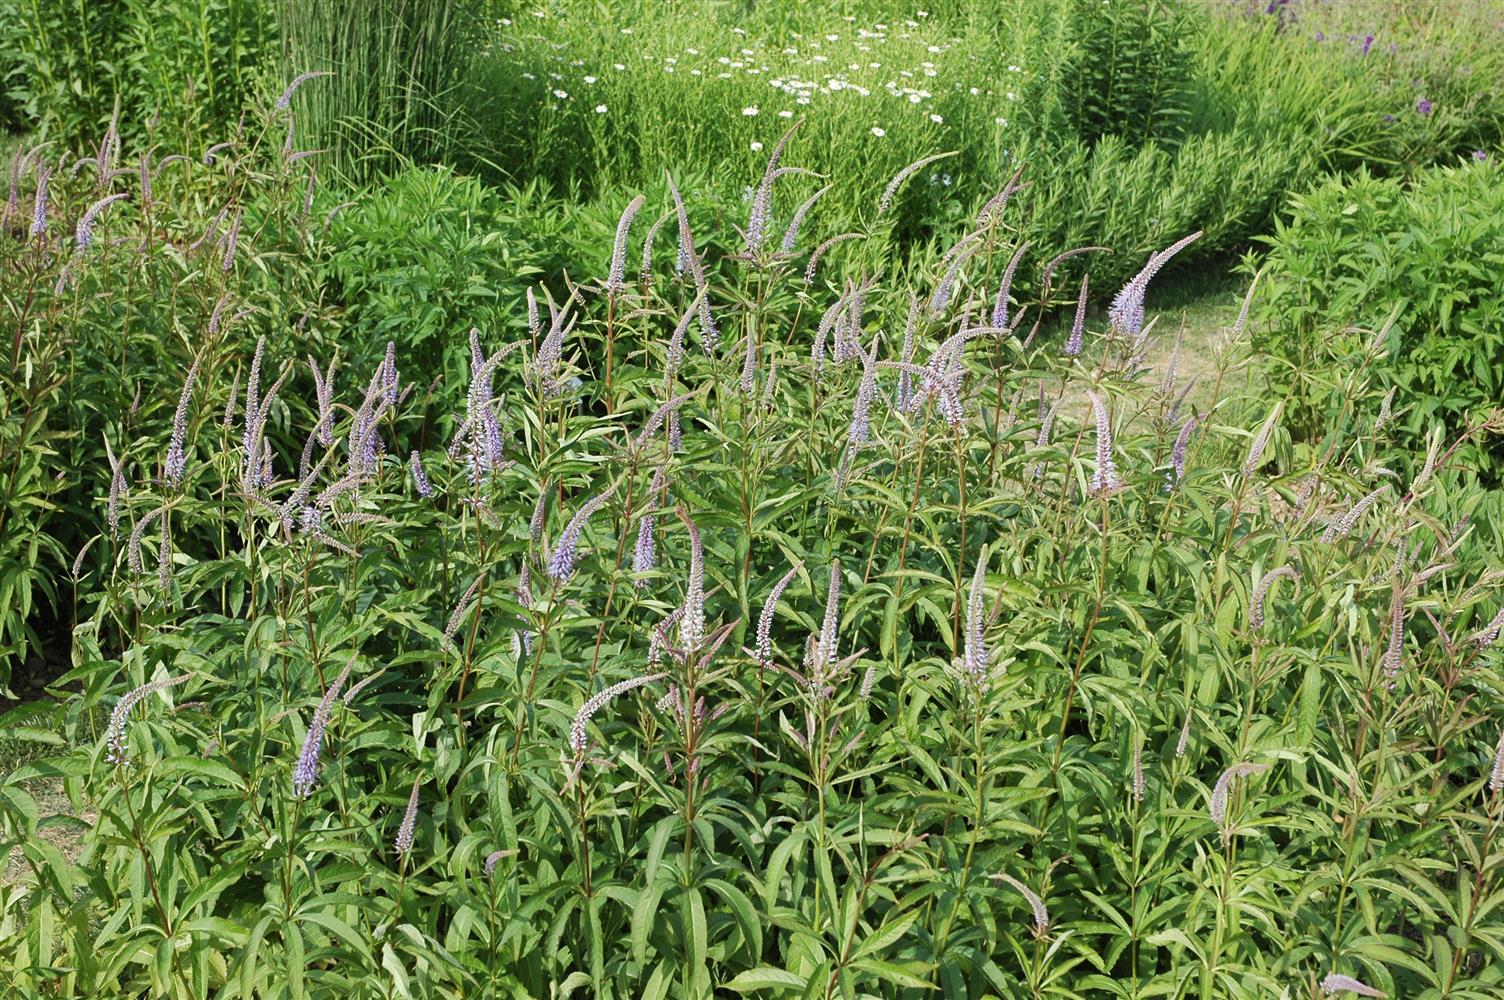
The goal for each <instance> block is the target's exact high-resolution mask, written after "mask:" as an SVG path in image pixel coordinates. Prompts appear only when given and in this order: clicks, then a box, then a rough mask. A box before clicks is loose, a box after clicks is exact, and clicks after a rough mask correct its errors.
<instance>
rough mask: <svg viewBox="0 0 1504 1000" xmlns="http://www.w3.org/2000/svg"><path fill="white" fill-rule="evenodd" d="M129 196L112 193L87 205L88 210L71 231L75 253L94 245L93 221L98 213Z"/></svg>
mask: <svg viewBox="0 0 1504 1000" xmlns="http://www.w3.org/2000/svg"><path fill="white" fill-rule="evenodd" d="M129 197H130V195H128V194H112V195H108V196H107V197H104V198H101V199H99V200H98V201H96V202H95V203H94V204H92V205H90V206H89V208H88V210H87V211H85V212H84V214H83V216H82V217H81V218H79V220H78V228H77V229H75V230H74V233H73V252H74V253H75V254H77V255H82V254H84V253H85V252H87V251H88V249H89V248H90V247H91V246H93V245H94V223H95V222H96V221H97V220H98V219H99V215H100V213H101V212H103V211H104V210H105V209H106V208H109V207H110V206H111V205H113V204H115V202H117V201H123V200H124V199H126V198H129Z"/></svg>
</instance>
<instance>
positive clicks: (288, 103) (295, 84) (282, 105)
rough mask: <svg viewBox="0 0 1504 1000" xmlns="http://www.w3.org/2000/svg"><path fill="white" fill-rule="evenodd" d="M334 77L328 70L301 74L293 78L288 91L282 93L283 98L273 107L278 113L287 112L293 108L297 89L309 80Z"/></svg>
mask: <svg viewBox="0 0 1504 1000" xmlns="http://www.w3.org/2000/svg"><path fill="white" fill-rule="evenodd" d="M333 75H334V74H333V73H331V72H329V71H327V70H325V71H323V72H319V73H299V74H298V75H297V76H295V77H293V78H292V82H291V83H289V84H288V85H287V89H286V90H284V91H282V96H281V97H279V98H277V103H276V104H275V105H273V107H275V108H276V110H278V111H286V110H287V109H288V108H290V107H292V95H293V94H294V93H296V92H297V89H298V88H299V87H301V86H303V84H305V83H307V82H308V81H309V80H313V79H316V78H317V77H321V76H333Z"/></svg>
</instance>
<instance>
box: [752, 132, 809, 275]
mask: <svg viewBox="0 0 1504 1000" xmlns="http://www.w3.org/2000/svg"><path fill="white" fill-rule="evenodd" d="M802 124H804V119H802V118H801V119H800V120H799V121H796V122H794V124H793V125H791V126H790V127H789V129H788V131H787V132H785V133H783V137H782V138H780V139H779V140H778V142H777V144H776V145H774V147H773V152H772V153H770V154H769V155H768V166H767V169H765V170H764V171H763V174H762V181H761V182H759V183H758V185H757V190H756V191H755V192H754V193H753V195H752V209H751V212H750V213H749V215H748V217H747V252H748V253H749V254H751V255H752V256H753V257H756V256H757V255H758V254H760V253H762V248H763V244H764V243H765V242H766V241H767V238H768V223H769V221H771V219H772V215H773V181H774V180H776V179H777V178H778V176H779V175H780V174H781V173H782V171H780V170H779V169H778V160H779V158H780V157H782V156H783V151H784V149H785V148H786V147H787V146H788V144H789V139H790V138H792V137H793V135H794V131H795V130H796V129H798V128H799V126H800V125H802Z"/></svg>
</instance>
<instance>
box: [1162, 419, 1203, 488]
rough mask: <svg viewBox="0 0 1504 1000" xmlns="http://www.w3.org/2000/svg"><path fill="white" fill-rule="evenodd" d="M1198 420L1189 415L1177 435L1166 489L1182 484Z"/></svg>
mask: <svg viewBox="0 0 1504 1000" xmlns="http://www.w3.org/2000/svg"><path fill="white" fill-rule="evenodd" d="M1196 424H1197V420H1196V418H1195V417H1187V418H1186V422H1185V423H1184V424H1182V425H1181V427H1180V433H1179V434H1177V435H1175V446H1174V447H1173V448H1171V449H1170V478H1169V482H1167V483H1166V484H1165V489H1166V491H1168V490H1170V489H1173V488H1174V487H1176V486H1178V485H1180V481H1181V480H1182V479H1184V478H1185V452H1186V447H1187V446H1188V445H1189V444H1190V443H1191V435H1192V434H1193V433H1195V430H1196Z"/></svg>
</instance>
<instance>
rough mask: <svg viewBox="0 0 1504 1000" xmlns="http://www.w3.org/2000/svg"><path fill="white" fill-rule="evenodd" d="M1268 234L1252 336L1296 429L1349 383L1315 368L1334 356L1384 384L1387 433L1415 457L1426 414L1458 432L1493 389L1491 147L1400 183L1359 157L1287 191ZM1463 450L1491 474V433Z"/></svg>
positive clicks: (1502, 458) (1496, 192) (1503, 219)
mask: <svg viewBox="0 0 1504 1000" xmlns="http://www.w3.org/2000/svg"><path fill="white" fill-rule="evenodd" d="M1268 243H1269V247H1270V249H1269V254H1268V258H1267V262H1266V264H1265V270H1266V271H1267V275H1268V280H1267V282H1266V283H1265V286H1264V294H1263V296H1262V297H1261V308H1260V313H1259V315H1260V316H1261V317H1262V321H1263V322H1262V326H1261V327H1260V331H1261V332H1260V337H1261V341H1262V343H1263V345H1264V346H1265V347H1266V348H1267V350H1268V352H1269V353H1270V354H1272V355H1274V356H1275V357H1277V358H1279V359H1281V361H1282V362H1283V364H1281V365H1278V366H1277V367H1276V368H1275V370H1274V375H1275V377H1276V378H1277V379H1278V381H1279V383H1280V384H1281V385H1283V386H1285V387H1286V388H1287V389H1288V391H1289V392H1290V393H1291V396H1292V399H1293V401H1294V403H1295V404H1296V408H1295V410H1294V411H1293V412H1292V416H1293V417H1294V419H1295V424H1294V426H1295V427H1297V428H1298V429H1299V430H1300V431H1301V432H1302V434H1303V435H1304V436H1305V437H1306V438H1307V439H1315V438H1317V437H1318V436H1319V434H1320V432H1322V431H1323V430H1324V429H1325V426H1326V422H1327V420H1328V417H1329V414H1330V413H1331V412H1333V411H1334V410H1336V409H1339V408H1341V407H1342V406H1343V405H1344V397H1345V395H1346V394H1347V393H1348V392H1349V386H1348V385H1347V383H1346V382H1341V381H1339V382H1331V381H1329V380H1328V376H1327V372H1328V371H1329V370H1330V368H1331V366H1332V363H1333V361H1335V360H1336V359H1339V358H1351V359H1354V360H1358V359H1361V360H1362V363H1364V364H1370V363H1371V364H1372V365H1373V367H1374V368H1375V369H1376V370H1377V372H1378V373H1380V376H1381V378H1382V380H1383V382H1384V383H1386V384H1387V385H1388V386H1393V387H1394V390H1395V395H1394V398H1393V400H1392V411H1393V417H1392V420H1391V422H1392V427H1393V433H1396V434H1397V435H1398V443H1399V444H1401V445H1402V446H1403V447H1406V448H1408V449H1410V450H1412V452H1414V453H1415V454H1416V455H1417V459H1416V460H1417V461H1418V460H1419V457H1418V456H1419V455H1422V454H1423V453H1424V445H1425V438H1426V435H1427V434H1428V432H1429V431H1430V429H1431V428H1432V427H1435V426H1437V425H1443V426H1445V427H1447V429H1448V431H1449V433H1451V434H1458V433H1460V432H1461V431H1462V430H1463V429H1464V428H1466V427H1468V426H1469V425H1471V424H1473V423H1475V422H1476V421H1478V420H1480V419H1482V418H1483V417H1484V416H1485V415H1486V414H1487V412H1488V411H1490V410H1491V409H1492V408H1493V407H1497V406H1498V405H1499V402H1500V400H1501V399H1504V288H1501V286H1500V283H1499V273H1500V269H1501V267H1504V184H1501V176H1500V169H1499V167H1498V165H1497V164H1496V163H1494V162H1493V161H1492V160H1491V159H1485V160H1481V161H1479V160H1473V159H1472V158H1469V160H1468V162H1466V163H1464V164H1463V165H1461V166H1456V167H1445V168H1439V169H1434V170H1429V171H1425V172H1423V173H1422V174H1420V175H1418V176H1417V177H1416V178H1415V179H1414V180H1413V181H1410V182H1405V181H1401V180H1399V179H1393V178H1391V179H1383V178H1376V177H1373V176H1372V175H1370V174H1369V173H1368V172H1366V171H1361V170H1360V171H1359V172H1358V173H1356V174H1354V175H1351V176H1344V177H1335V178H1332V179H1329V180H1326V181H1323V182H1321V183H1319V184H1317V185H1316V186H1315V187H1313V188H1312V189H1311V190H1309V191H1307V192H1306V193H1304V194H1301V195H1298V196H1296V197H1294V198H1292V200H1291V204H1290V212H1289V217H1288V218H1286V219H1281V220H1280V222H1279V225H1278V226H1277V228H1276V230H1275V233H1274V235H1273V236H1272V237H1270V238H1269V239H1268ZM1360 317H1361V320H1360V322H1361V323H1362V325H1363V327H1364V329H1363V330H1356V331H1355V330H1351V329H1350V325H1351V324H1352V323H1353V322H1354V320H1355V318H1360ZM1386 318H1388V319H1392V323H1386V322H1385V320H1386ZM1381 327H1382V329H1381ZM1376 330H1377V331H1379V337H1380V339H1379V340H1378V342H1377V343H1376V344H1374V345H1373V346H1375V347H1377V348H1378V356H1377V357H1368V356H1367V351H1368V348H1369V346H1370V342H1372V341H1373V340H1374V337H1375V333H1374V331H1376ZM1465 456H1466V462H1467V464H1469V465H1473V466H1474V467H1476V468H1478V469H1479V470H1480V471H1481V472H1482V473H1483V474H1484V475H1485V477H1487V478H1488V479H1490V480H1491V481H1494V482H1497V481H1498V477H1499V474H1500V471H1501V469H1504V464H1501V463H1504V451H1501V450H1500V449H1499V448H1498V442H1497V440H1495V441H1491V442H1490V441H1486V440H1472V441H1470V442H1469V446H1468V447H1467V448H1466V449H1465Z"/></svg>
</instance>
